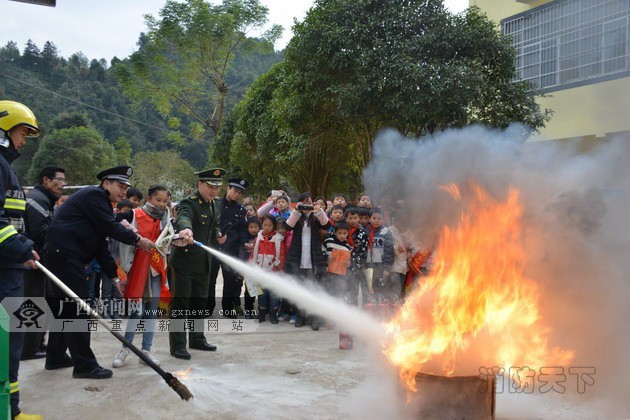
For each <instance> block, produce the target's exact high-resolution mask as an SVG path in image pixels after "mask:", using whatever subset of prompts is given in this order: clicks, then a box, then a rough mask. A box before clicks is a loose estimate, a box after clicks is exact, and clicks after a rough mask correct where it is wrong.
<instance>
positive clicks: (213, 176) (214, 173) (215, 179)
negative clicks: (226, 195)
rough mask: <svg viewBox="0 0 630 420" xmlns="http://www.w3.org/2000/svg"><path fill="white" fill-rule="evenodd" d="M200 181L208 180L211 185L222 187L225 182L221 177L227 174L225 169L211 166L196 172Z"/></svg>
mask: <svg viewBox="0 0 630 420" xmlns="http://www.w3.org/2000/svg"><path fill="white" fill-rule="evenodd" d="M195 175H197V179H199V181H206V182H207V183H208V184H209V185H212V186H214V187H220V186H221V185H222V184H223V181H222V180H221V178H223V175H225V169H221V168H211V169H204V170H203V171H199V172H195Z"/></svg>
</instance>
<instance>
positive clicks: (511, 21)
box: [502, 0, 630, 90]
mask: <svg viewBox="0 0 630 420" xmlns="http://www.w3.org/2000/svg"><path fill="white" fill-rule="evenodd" d="M629 18H630V1H628V0H556V1H554V2H551V3H547V4H545V5H543V6H540V7H537V8H534V9H532V10H530V11H528V12H526V13H522V14H519V15H516V16H512V17H509V18H507V19H504V20H503V21H502V28H503V33H505V34H507V35H509V36H510V37H511V39H512V45H513V46H514V48H515V49H516V51H517V56H516V61H515V65H516V71H517V78H518V79H520V80H527V81H529V82H531V83H532V84H533V85H534V86H536V87H538V88H540V89H543V90H544V89H550V88H554V89H558V88H560V89H561V88H562V87H563V86H564V85H570V84H573V83H576V82H583V81H591V80H592V81H593V82H596V81H597V79H600V78H603V77H605V78H610V77H615V75H617V77H623V76H625V75H626V73H627V72H628V71H629V70H630V66H629V64H630V60H628V41H629V40H628V37H629V28H628V22H629ZM567 87H568V86H567Z"/></svg>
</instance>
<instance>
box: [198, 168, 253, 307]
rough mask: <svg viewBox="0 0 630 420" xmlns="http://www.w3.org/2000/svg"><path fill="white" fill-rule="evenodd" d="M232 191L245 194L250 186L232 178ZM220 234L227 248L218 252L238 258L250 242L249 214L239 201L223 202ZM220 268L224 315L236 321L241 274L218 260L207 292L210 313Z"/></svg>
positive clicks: (242, 180) (220, 246) (239, 179)
mask: <svg viewBox="0 0 630 420" xmlns="http://www.w3.org/2000/svg"><path fill="white" fill-rule="evenodd" d="M228 185H229V186H230V187H234V188H239V189H240V190H241V191H245V188H247V187H248V186H249V183H248V182H247V181H246V180H244V179H241V178H232V179H230V180H228ZM221 233H222V234H223V235H227V239H226V241H225V243H224V244H222V245H219V246H218V248H217V249H219V250H220V251H221V252H223V253H224V254H227V255H230V256H232V257H235V258H238V257H239V251H240V249H241V247H242V246H243V245H244V244H245V242H246V241H247V210H246V209H245V207H243V206H242V205H241V204H240V203H239V202H237V201H229V200H227V198H225V196H224V197H223V198H221ZM219 268H221V272H222V273H223V298H222V299H221V306H222V308H223V315H225V316H227V317H228V318H236V312H235V306H240V300H241V298H240V296H241V288H242V287H243V281H242V280H239V276H238V273H237V272H236V271H234V270H233V269H232V268H230V266H228V265H227V264H225V263H223V262H221V261H219V259H217V258H215V259H214V261H213V264H212V272H211V273H210V284H209V288H208V304H207V307H206V308H207V309H208V312H209V313H212V312H213V311H214V307H215V292H214V291H215V286H216V282H217V276H218V275H219Z"/></svg>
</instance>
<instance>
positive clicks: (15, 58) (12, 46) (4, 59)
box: [0, 41, 20, 64]
mask: <svg viewBox="0 0 630 420" xmlns="http://www.w3.org/2000/svg"><path fill="white" fill-rule="evenodd" d="M19 60H20V50H19V49H18V47H17V43H16V42H15V41H9V42H7V43H6V45H5V46H4V47H2V48H0V63H6V64H14V63H17V62H19Z"/></svg>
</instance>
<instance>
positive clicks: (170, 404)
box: [20, 320, 388, 419]
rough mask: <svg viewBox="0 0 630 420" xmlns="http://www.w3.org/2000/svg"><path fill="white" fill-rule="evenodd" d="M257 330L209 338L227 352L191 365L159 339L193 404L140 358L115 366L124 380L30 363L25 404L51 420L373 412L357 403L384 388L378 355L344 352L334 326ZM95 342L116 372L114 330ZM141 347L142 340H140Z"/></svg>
mask: <svg viewBox="0 0 630 420" xmlns="http://www.w3.org/2000/svg"><path fill="white" fill-rule="evenodd" d="M220 322H221V323H231V321H229V320H221V321H220ZM248 322H250V323H253V321H248ZM250 327H257V329H256V331H254V332H244V333H229V332H223V333H222V332H219V333H213V334H206V336H207V338H208V341H209V342H211V343H213V344H215V345H217V346H218V350H217V351H216V352H202V351H198V350H190V352H191V354H192V360H190V361H185V360H179V359H175V358H173V357H172V356H170V355H169V353H168V335H167V334H166V333H159V332H158V333H156V335H155V339H154V346H153V349H154V352H155V356H157V358H159V359H160V361H161V362H162V363H161V366H162V368H163V369H164V370H166V371H167V372H171V373H175V372H176V371H185V370H186V369H187V368H190V371H189V375H188V379H182V382H183V383H184V384H185V385H186V386H187V387H188V389H189V390H190V391H191V392H192V393H193V395H194V399H193V400H191V401H189V402H184V401H182V400H181V399H180V398H179V396H178V395H177V393H175V392H174V391H172V390H171V389H170V388H169V387H168V385H167V384H166V383H165V382H164V381H163V380H162V378H161V377H160V376H159V375H157V374H156V373H155V372H154V371H153V370H152V369H151V368H149V367H148V366H146V365H143V364H140V363H139V361H138V358H137V357H136V356H135V355H133V354H131V355H130V356H129V357H128V359H127V360H128V362H127V364H126V365H125V366H124V367H122V368H118V369H113V370H114V377H113V378H111V379H106V380H87V379H73V378H72V377H71V376H72V368H68V369H60V370H56V371H46V370H44V369H43V365H44V361H43V360H29V361H25V362H22V364H21V368H20V388H21V396H22V403H21V408H22V410H23V411H24V412H27V413H41V414H42V415H43V416H44V418H45V419H61V418H64V419H84V418H90V419H123V418H124V419H131V418H146V419H149V418H150V419H173V418H176V417H182V418H208V419H210V418H222V419H237V418H279V419H285V418H286V419H289V418H296V417H298V418H324V419H327V418H330V419H335V418H341V417H350V418H360V417H363V418H365V417H364V416H365V415H369V414H370V413H369V412H365V411H363V410H360V411H359V412H357V411H356V409H357V407H356V404H355V403H356V402H360V401H361V400H363V399H364V397H369V396H368V395H365V396H364V395H362V392H364V391H365V390H364V389H363V388H362V384H364V383H366V381H370V380H372V382H376V383H377V382H378V380H377V377H378V369H376V368H375V367H374V365H373V364H372V363H370V359H371V356H370V355H369V351H368V350H366V349H365V348H356V349H354V350H352V351H342V350H339V348H338V333H337V332H336V331H335V330H334V329H326V328H322V329H321V330H320V331H318V332H315V331H311V329H310V328H309V327H308V326H306V327H304V328H302V329H297V328H295V327H294V326H293V325H291V324H289V323H287V322H281V323H280V324H278V325H271V324H270V323H269V322H266V323H263V324H260V325H259V326H258V324H255V325H250ZM92 337H93V338H92V348H93V350H94V352H95V354H96V356H97V359H98V361H99V363H100V364H101V365H102V366H103V367H107V368H111V361H112V358H113V357H114V355H115V354H116V352H117V351H118V349H119V348H120V343H119V342H118V340H116V338H114V337H113V336H112V335H111V334H109V333H107V332H97V333H94V334H93V336H92ZM134 343H135V344H139V343H140V336H139V335H137V336H136V339H135V341H134ZM370 378H371V379H370ZM372 397H374V398H377V397H378V395H373V396H372ZM364 405H365V404H364ZM368 405H370V404H368ZM377 409H379V407H378V406H376V407H373V410H377ZM382 409H383V407H380V409H379V410H380V411H382ZM387 412H388V410H385V411H384V412H382V414H387ZM359 414H361V415H359ZM371 414H376V413H375V412H374V411H372V413H371ZM357 416H358V417H357Z"/></svg>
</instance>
